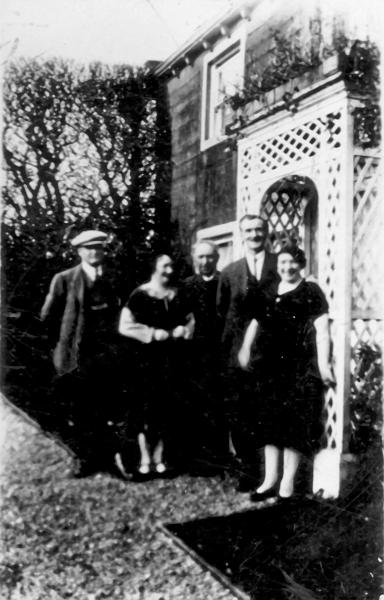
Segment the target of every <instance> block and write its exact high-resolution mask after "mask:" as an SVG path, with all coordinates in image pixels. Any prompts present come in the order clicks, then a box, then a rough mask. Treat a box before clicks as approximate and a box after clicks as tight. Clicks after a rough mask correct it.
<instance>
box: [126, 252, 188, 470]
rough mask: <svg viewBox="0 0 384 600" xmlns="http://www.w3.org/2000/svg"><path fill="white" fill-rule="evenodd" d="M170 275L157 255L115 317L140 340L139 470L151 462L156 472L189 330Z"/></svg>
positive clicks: (176, 400) (177, 396) (167, 262)
mask: <svg viewBox="0 0 384 600" xmlns="http://www.w3.org/2000/svg"><path fill="white" fill-rule="evenodd" d="M172 275H173V263H172V260H171V258H170V257H169V256H167V255H165V254H163V255H161V256H158V257H157V258H156V259H155V261H154V263H153V271H152V275H151V278H150V280H149V281H148V282H147V283H144V284H143V285H141V286H139V287H138V288H136V290H134V291H133V292H132V294H131V296H130V298H129V299H128V302H127V304H126V305H125V307H124V308H123V310H122V313H121V317H120V323H119V332H120V333H121V334H122V335H124V336H126V337H129V338H133V339H136V340H138V341H139V342H140V348H139V355H140V362H141V384H140V389H138V390H137V395H138V400H139V402H138V405H137V407H136V415H135V419H136V427H137V436H138V443H139V449H140V464H139V473H140V474H141V475H147V474H148V473H149V472H150V470H151V467H153V468H154V469H155V471H156V472H157V473H164V472H165V470H166V465H165V460H164V448H165V446H167V443H170V442H171V441H172V436H173V434H174V433H175V427H177V424H176V423H175V421H176V419H177V415H178V414H179V413H180V408H181V406H180V405H181V401H182V398H181V385H182V379H183V375H185V366H186V362H187V361H186V358H187V356H186V355H187V348H186V347H185V343H186V342H185V340H189V339H190V338H191V337H192V334H193V326H194V318H193V315H192V314H188V311H187V309H186V308H185V305H184V303H183V302H182V300H181V298H180V296H179V294H178V292H177V289H176V288H174V287H172V285H171V278H172ZM179 425H180V424H179Z"/></svg>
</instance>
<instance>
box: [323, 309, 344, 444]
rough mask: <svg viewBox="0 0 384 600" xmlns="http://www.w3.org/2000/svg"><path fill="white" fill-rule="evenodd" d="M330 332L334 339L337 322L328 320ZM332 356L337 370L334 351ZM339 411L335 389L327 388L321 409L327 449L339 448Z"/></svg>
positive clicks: (334, 367)
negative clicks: (322, 408)
mask: <svg viewBox="0 0 384 600" xmlns="http://www.w3.org/2000/svg"><path fill="white" fill-rule="evenodd" d="M330 332H331V338H332V340H334V339H335V338H336V336H337V323H336V322H335V321H333V320H332V319H331V320H330ZM332 358H333V369H334V372H336V371H337V364H336V363H337V355H336V353H335V352H333V353H332ZM339 411H340V402H339V399H338V397H337V389H336V388H329V389H328V390H327V391H326V393H325V395H324V410H323V419H324V434H325V439H324V441H323V445H324V446H325V448H327V449H331V450H334V449H336V448H339V446H340V441H339V437H338V433H340V432H338V428H339V423H341V422H342V415H341V414H339Z"/></svg>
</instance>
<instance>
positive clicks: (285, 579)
mask: <svg viewBox="0 0 384 600" xmlns="http://www.w3.org/2000/svg"><path fill="white" fill-rule="evenodd" d="M381 464H382V461H381V458H380V453H379V452H375V451H373V452H372V455H371V456H366V457H365V463H364V464H363V465H362V468H361V470H360V473H359V477H358V480H357V481H355V483H354V485H352V486H351V488H350V490H349V493H348V494H347V495H346V496H345V497H344V498H342V499H339V500H338V501H325V500H319V499H316V498H309V497H308V498H301V499H296V500H293V501H288V502H282V503H279V502H277V503H276V504H273V505H271V506H267V507H264V508H260V509H257V508H255V509H254V510H250V511H247V512H243V513H237V514H232V515H230V516H227V517H212V518H207V519H202V520H197V521H191V522H186V523H180V524H167V525H165V526H164V531H166V533H168V534H169V535H170V536H171V537H172V539H173V540H174V541H175V542H176V543H178V544H179V545H181V546H182V547H183V548H184V549H185V550H186V551H187V552H189V553H191V555H192V556H193V557H194V558H195V559H196V560H197V561H198V562H201V564H203V565H205V566H206V567H207V568H208V569H210V570H211V571H212V573H213V574H214V575H215V576H216V577H217V578H218V579H219V580H221V581H222V583H224V584H227V585H228V587H229V588H230V589H231V590H232V592H233V593H234V594H235V595H237V596H238V597H239V598H247V597H248V598H251V599H256V598H258V599H261V598H262V599H268V600H362V599H363V598H366V599H367V600H368V599H369V600H373V599H377V598H379V596H380V592H382V591H383V590H382V587H381V585H382V580H381V570H382V540H381V531H382V522H381V517H382V494H381V491H380V490H381V486H380V479H381Z"/></svg>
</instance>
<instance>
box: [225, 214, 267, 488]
mask: <svg viewBox="0 0 384 600" xmlns="http://www.w3.org/2000/svg"><path fill="white" fill-rule="evenodd" d="M239 227H240V235H241V239H242V242H243V245H244V257H243V258H241V259H240V260H237V261H235V262H233V263H231V264H229V265H228V266H227V267H226V268H225V269H223V271H222V273H221V276H220V280H219V285H218V292H217V307H218V313H219V317H220V319H221V323H222V338H221V344H222V360H223V366H222V368H223V374H224V377H225V382H226V384H225V387H226V391H227V393H226V398H227V402H228V404H229V406H230V408H229V409H228V411H227V414H228V419H229V421H230V422H231V432H232V439H233V442H234V446H235V450H236V452H237V453H238V454H239V455H240V456H242V458H243V459H244V460H247V455H248V454H252V452H250V450H251V445H252V427H251V423H250V422H249V419H247V418H245V414H244V403H245V399H246V398H247V383H248V382H247V374H246V373H244V372H241V370H240V368H239V363H238V353H239V350H240V347H241V344H242V341H243V337H244V332H245V330H246V328H247V326H248V324H249V321H250V318H249V314H248V313H249V306H250V305H251V303H252V300H253V294H254V292H256V291H262V292H268V289H269V288H270V287H271V286H272V285H273V284H274V283H275V282H276V281H277V280H278V275H277V271H276V263H277V261H276V256H275V255H274V254H272V253H270V252H268V251H267V249H266V241H267V238H268V223H267V222H266V221H265V219H263V218H262V217H260V216H259V215H253V214H247V215H244V216H243V217H242V218H241V219H240V222H239ZM256 297H257V295H256V294H255V296H254V301H256V300H255V299H256ZM247 414H248V413H247ZM248 425H249V426H250V428H249V430H248V431H245V428H246V427H247V426H248ZM247 433H248V434H249V435H247ZM253 485H254V481H253V480H252V478H251V479H249V480H248V477H246V478H244V485H243V483H240V488H241V489H244V491H247V490H248V489H250V488H252V487H253Z"/></svg>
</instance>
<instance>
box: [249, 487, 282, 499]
mask: <svg viewBox="0 0 384 600" xmlns="http://www.w3.org/2000/svg"><path fill="white" fill-rule="evenodd" d="M274 496H277V492H276V488H275V487H271V488H269V490H265V492H253V493H252V494H250V496H249V499H250V501H251V502H261V500H266V499H267V498H273V497H274Z"/></svg>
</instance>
